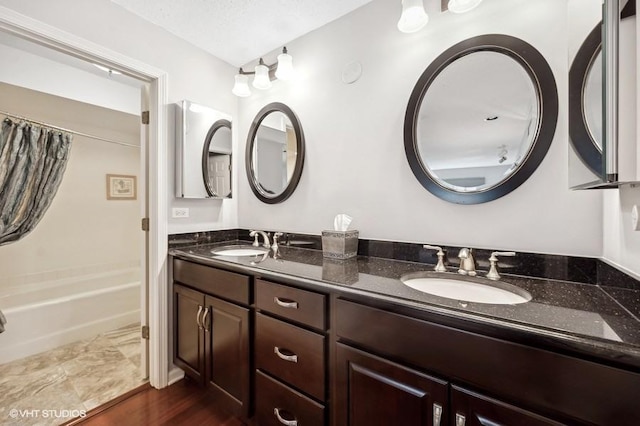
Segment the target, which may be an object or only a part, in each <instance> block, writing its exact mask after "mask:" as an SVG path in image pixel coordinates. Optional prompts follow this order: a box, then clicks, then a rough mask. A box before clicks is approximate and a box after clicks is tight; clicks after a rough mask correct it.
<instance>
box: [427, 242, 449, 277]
mask: <svg viewBox="0 0 640 426" xmlns="http://www.w3.org/2000/svg"><path fill="white" fill-rule="evenodd" d="M422 247H423V248H426V249H429V250H437V253H436V256H438V264H437V265H436V266H435V267H434V268H433V270H434V271H436V272H447V268H446V267H445V266H444V251H443V250H442V247H438V246H432V245H429V244H425V245H423V246H422Z"/></svg>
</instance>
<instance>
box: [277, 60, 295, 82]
mask: <svg viewBox="0 0 640 426" xmlns="http://www.w3.org/2000/svg"><path fill="white" fill-rule="evenodd" d="M292 76H293V57H292V56H291V55H289V54H288V53H281V54H279V55H278V69H276V78H277V79H278V80H289V79H291V77H292Z"/></svg>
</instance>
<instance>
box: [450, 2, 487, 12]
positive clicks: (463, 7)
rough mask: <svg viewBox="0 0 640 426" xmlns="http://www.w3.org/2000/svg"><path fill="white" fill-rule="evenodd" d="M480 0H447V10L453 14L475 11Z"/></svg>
mask: <svg viewBox="0 0 640 426" xmlns="http://www.w3.org/2000/svg"><path fill="white" fill-rule="evenodd" d="M480 3H482V0H449V5H448V6H447V8H448V9H449V10H450V11H451V12H453V13H465V12H469V11H470V10H473V9H475V8H476V7H478V5H479V4H480Z"/></svg>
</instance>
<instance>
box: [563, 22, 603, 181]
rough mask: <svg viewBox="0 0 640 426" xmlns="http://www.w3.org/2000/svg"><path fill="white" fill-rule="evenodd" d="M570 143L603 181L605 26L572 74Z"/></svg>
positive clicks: (591, 37)
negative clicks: (603, 46)
mask: <svg viewBox="0 0 640 426" xmlns="http://www.w3.org/2000/svg"><path fill="white" fill-rule="evenodd" d="M569 139H570V141H571V145H572V146H573V148H574V150H575V151H576V153H577V154H578V156H579V157H580V159H581V160H582V162H583V163H584V164H585V165H586V166H587V167H588V168H589V169H590V170H591V171H592V172H593V173H595V174H596V175H597V176H600V177H602V176H603V162H602V26H601V25H596V26H595V27H594V28H593V30H592V31H591V32H590V33H589V35H588V36H587V38H586V39H585V40H584V42H583V43H582V45H581V46H580V49H579V50H578V52H577V53H576V57H575V59H574V60H573V63H572V64H571V69H570V70H569Z"/></svg>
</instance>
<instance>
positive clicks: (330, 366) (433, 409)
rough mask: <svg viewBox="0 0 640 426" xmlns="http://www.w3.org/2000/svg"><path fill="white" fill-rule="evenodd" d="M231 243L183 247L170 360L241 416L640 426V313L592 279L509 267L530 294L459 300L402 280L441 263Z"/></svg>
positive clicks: (289, 421) (292, 421)
mask: <svg viewBox="0 0 640 426" xmlns="http://www.w3.org/2000/svg"><path fill="white" fill-rule="evenodd" d="M236 243H237V242H236ZM228 244H229V243H217V244H204V245H198V246H191V247H186V248H181V249H178V248H176V249H172V250H171V254H172V256H173V280H174V283H173V288H174V316H175V318H174V320H175V321H174V355H175V363H176V365H178V366H180V367H182V368H183V369H184V371H185V373H186V374H187V376H189V377H191V378H193V379H194V380H196V381H199V382H201V383H203V384H204V385H206V387H207V388H208V389H211V390H212V391H213V392H212V395H213V397H214V399H215V400H217V401H218V402H222V403H223V404H224V405H225V406H227V407H228V408H229V409H232V410H233V411H234V412H235V413H237V414H238V415H239V416H240V417H242V418H243V419H244V420H245V421H248V422H252V423H254V424H260V425H297V424H300V425H327V424H331V425H371V424H380V425H388V424H402V425H455V426H462V425H497V424H501V425H518V426H520V425H556V424H568V425H575V424H585V425H637V424H640V408H638V405H637V403H636V402H635V399H636V398H637V395H639V394H640V327H638V325H640V323H639V322H638V321H637V319H636V318H635V317H634V316H633V315H631V314H630V313H629V312H628V311H626V310H624V309H622V308H621V307H620V305H618V304H617V303H615V302H614V301H612V300H607V298H606V297H602V295H603V294H604V292H602V291H601V290H600V289H599V288H598V287H597V286H595V285H587V284H577V283H570V282H566V281H554V280H550V279H540V278H522V277H517V276H508V275H503V280H504V281H505V282H509V283H510V284H512V285H515V286H518V287H520V288H522V289H524V290H526V291H527V292H529V293H530V294H531V296H532V300H531V301H530V302H527V303H523V304H519V305H492V304H479V303H471V302H469V303H466V302H465V303H462V302H460V301H456V300H450V299H445V298H441V297H438V296H431V295H428V294H426V293H422V292H419V291H416V290H414V289H412V288H409V287H408V286H405V285H404V284H402V282H401V281H400V279H399V278H400V277H401V276H402V275H404V274H407V273H415V272H418V271H426V270H429V269H432V268H433V266H432V265H426V264H420V263H414V262H404V261H398V260H388V259H381V258H374V257H367V256H360V257H358V258H357V259H352V261H341V262H338V261H333V260H330V259H324V258H323V257H322V252H321V251H319V250H309V249H299V248H292V247H282V248H280V249H279V251H278V253H277V255H276V256H275V258H274V256H273V253H271V254H270V255H269V256H267V257H264V256H220V255H214V254H212V252H211V250H214V249H215V248H216V247H219V246H224V245H228ZM444 274H449V273H444ZM196 354H198V356H196ZM217 354H219V355H217ZM203 391H204V390H203Z"/></svg>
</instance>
